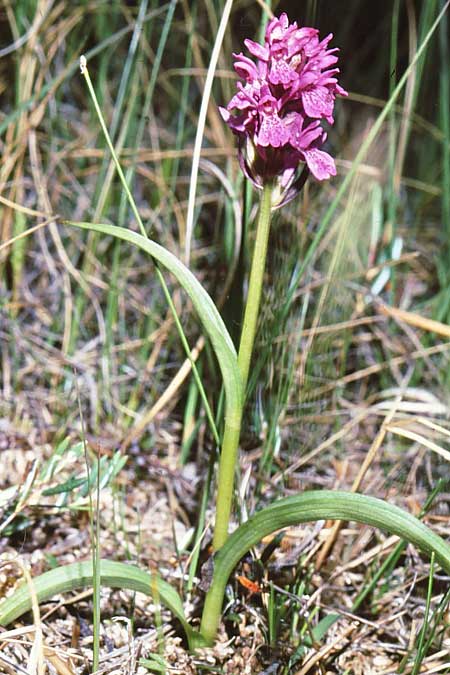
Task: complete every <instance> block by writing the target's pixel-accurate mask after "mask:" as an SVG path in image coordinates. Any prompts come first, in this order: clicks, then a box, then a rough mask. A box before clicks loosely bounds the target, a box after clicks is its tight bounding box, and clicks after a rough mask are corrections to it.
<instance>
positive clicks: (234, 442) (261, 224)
mask: <svg viewBox="0 0 450 675" xmlns="http://www.w3.org/2000/svg"><path fill="white" fill-rule="evenodd" d="M331 39H332V36H331V35H329V36H327V37H326V38H325V39H324V40H322V41H320V40H319V35H318V31H317V30H316V29H315V28H305V27H302V28H299V27H298V26H297V24H296V23H295V22H294V23H289V20H288V17H287V15H286V14H282V15H281V16H280V17H279V18H274V19H272V20H271V21H270V22H269V24H268V26H267V30H266V34H265V41H264V44H263V45H259V44H257V43H255V42H253V41H251V40H246V41H245V44H246V47H247V49H248V51H249V52H250V54H251V55H252V56H253V57H255V59H256V62H254V61H253V60H252V59H250V58H249V57H247V56H245V55H244V54H238V55H235V65H234V67H235V70H236V72H237V73H238V75H239V76H240V78H242V80H243V82H238V85H237V93H236V94H235V95H234V96H233V98H232V99H231V101H230V102H229V104H228V106H227V107H226V108H221V114H222V116H223V118H224V120H225V122H226V123H227V124H228V126H229V127H230V129H231V130H232V131H233V133H234V134H235V135H236V136H237V137H238V145H239V161H240V165H241V168H242V170H243V172H244V174H245V176H246V177H247V178H248V179H249V180H250V181H251V182H252V183H253V185H254V186H255V187H256V188H257V189H258V190H260V191H261V203H260V211H259V217H258V222H257V226H256V239H255V244H254V250H253V260H252V265H251V271H250V277H249V285H248V296H247V302H246V307H245V314H244V321H243V327H242V334H241V340H240V345H239V351H238V353H236V351H235V348H234V345H233V342H232V340H231V338H230V335H229V333H228V331H227V329H226V326H225V324H224V322H223V320H222V318H221V316H220V314H219V312H218V310H217V308H216V306H215V304H214V302H213V301H212V299H211V298H210V296H209V295H208V294H207V292H206V291H205V289H204V288H203V287H202V286H201V284H200V283H199V282H198V281H197V279H196V278H195V276H194V275H193V274H192V273H191V272H190V271H189V269H187V267H186V266H185V265H184V264H183V263H182V262H181V261H180V260H179V259H178V258H177V257H176V256H174V255H173V254H172V253H170V252H169V251H168V250H167V249H165V248H164V247H162V246H160V245H159V244H157V243H155V242H153V241H151V240H150V239H148V238H147V236H146V234H145V229H144V227H143V224H142V221H141V219H140V216H139V212H138V210H137V208H136V204H135V202H134V200H133V198H132V196H131V194H130V191H129V189H128V186H127V184H126V181H125V178H124V175H123V173H122V170H121V168H120V164H119V162H118V160H117V157H116V155H115V152H114V148H113V146H112V144H111V142H110V140H109V136H108V135H107V131H106V126H105V124H104V121H103V118H102V116H101V112H100V109H99V108H98V104H96V108H97V112H98V114H99V117H100V121H101V124H102V127H103V130H104V132H105V134H106V138H107V141H108V144H109V146H110V149H111V152H112V156H113V158H114V161H115V162H116V166H117V170H118V174H119V177H120V178H121V180H122V182H123V187H124V190H125V192H126V194H127V196H128V199H129V200H130V204H131V206H132V209H133V212H134V215H135V217H136V219H137V222H138V224H139V227H140V230H141V234H138V233H136V232H134V231H132V230H129V229H125V228H119V227H115V226H113V225H109V224H95V223H79V222H71V221H63V222H64V224H66V225H70V226H76V227H79V228H82V229H87V230H94V231H96V232H100V233H103V234H108V235H112V236H114V237H117V238H119V239H122V240H124V241H127V242H129V243H131V244H133V245H135V246H137V247H139V248H140V249H141V250H143V251H145V252H146V253H148V254H149V255H150V256H151V257H152V258H153V260H154V261H156V262H157V265H158V267H157V270H158V274H159V276H160V278H161V282H162V283H164V281H163V278H162V275H161V273H160V267H163V268H165V269H166V270H168V271H169V272H170V273H171V274H173V275H174V276H175V277H176V279H177V280H178V282H179V283H180V284H181V286H182V287H183V288H184V290H185V291H186V293H187V294H188V296H189V297H190V299H191V301H192V303H193V305H194V308H195V309H196V311H197V313H198V315H199V318H200V320H201V322H202V324H203V328H204V330H205V332H206V334H207V335H208V337H209V339H210V341H211V344H212V347H213V349H214V351H215V354H216V357H217V360H218V363H219V366H220V369H221V373H222V377H223V382H224V388H225V395H226V407H225V415H224V432H223V437H222V446H221V452H220V462H219V471H218V490H217V498H216V522H215V530H214V537H213V549H214V553H213V556H212V568H213V574H212V580H211V582H210V585H209V589H208V591H207V593H206V598H205V603H204V609H203V615H202V620H201V626H200V629H199V630H198V629H194V628H193V627H192V626H191V625H190V623H189V622H188V620H187V618H186V617H185V614H184V610H183V603H182V599H181V598H180V596H179V595H178V594H177V592H176V591H175V589H174V588H172V586H170V584H168V583H167V582H166V581H164V580H163V579H161V578H160V577H159V576H157V575H155V574H149V573H148V572H146V571H143V570H141V569H139V568H138V567H136V566H133V565H130V564H125V563H120V562H113V561H110V560H100V561H99V567H98V577H97V578H100V581H101V583H102V584H103V585H105V586H110V587H118V588H124V589H131V590H134V591H140V592H142V593H145V594H147V595H149V596H154V597H155V598H157V600H159V601H160V602H161V603H162V604H165V605H166V606H167V607H168V608H169V609H170V610H171V611H172V613H173V614H174V615H175V616H176V617H177V618H178V619H179V621H180V622H181V625H182V626H183V628H184V631H185V633H186V636H187V638H188V641H189V644H190V647H191V649H195V648H196V647H199V646H205V645H211V644H212V643H213V642H214V640H215V637H216V634H217V630H218V626H219V622H220V616H221V611H222V604H223V598H224V593H225V588H226V584H227V582H228V579H229V577H230V575H231V574H232V571H233V569H234V567H235V566H236V565H237V563H238V562H239V560H240V559H241V557H242V556H243V555H244V554H245V553H246V552H247V551H248V550H249V549H250V548H252V547H253V546H255V545H256V544H257V543H258V542H259V541H260V540H261V539H262V538H263V537H265V536H267V535H268V534H270V533H273V532H275V531H277V530H280V529H282V528H285V527H288V526H292V525H295V524H298V523H302V522H306V521H312V520H319V519H339V520H353V521H357V522H361V523H366V524H369V525H372V526H376V527H379V528H381V529H383V530H386V531H388V532H391V533H393V534H396V535H398V536H399V537H401V538H403V539H405V540H406V541H408V542H411V543H413V544H414V545H416V546H417V547H418V548H419V549H421V550H422V551H424V552H426V553H428V554H431V555H432V556H434V557H435V559H436V561H437V562H438V563H439V564H440V565H441V566H442V567H443V568H444V569H445V571H446V572H447V573H450V545H449V544H447V543H446V542H445V541H444V540H443V539H442V538H440V537H439V536H438V535H437V534H435V533H434V532H433V531H431V530H430V529H429V528H428V527H426V526H425V525H424V524H423V523H422V522H421V521H420V520H418V519H416V518H414V517H413V516H411V515H410V514H408V513H407V512H405V511H403V510H401V509H399V508H398V507H396V506H393V505H392V504H388V503H386V502H385V501H383V500H380V499H376V498H374V497H369V496H365V495H361V494H354V493H346V492H340V491H327V490H319V491H307V492H305V493H303V494H300V495H296V496H294V497H289V498H285V499H279V500H277V501H276V502H275V503H273V504H272V505H270V506H269V507H266V508H265V509H262V510H261V511H259V512H258V513H256V514H255V515H253V516H252V517H251V518H250V519H249V520H248V521H247V522H245V523H244V524H242V525H241V526H240V527H238V528H237V529H236V530H235V531H234V532H233V533H232V534H231V535H229V533H228V531H229V521H230V515H231V511H232V502H233V485H234V474H235V469H236V464H237V454H238V446H239V438H240V432H241V422H242V413H243V407H244V402H245V390H246V386H247V379H248V373H249V368H250V363H251V357H252V351H253V344H254V339H255V334H256V327H257V319H258V315H259V307H260V299H261V294H262V287H263V276H264V268H265V260H266V251H267V242H268V236H269V229H270V218H271V213H272V211H273V210H274V209H277V208H280V207H281V206H283V205H284V204H286V203H287V202H289V201H290V200H291V199H293V198H294V197H295V196H296V195H297V194H298V193H299V192H300V190H301V188H302V186H303V184H304V182H305V180H306V179H307V177H308V175H309V174H311V175H312V176H313V177H314V178H315V179H317V180H319V181H322V180H326V179H328V178H330V177H331V176H334V175H335V174H336V168H335V163H334V160H333V158H332V157H331V156H330V155H329V154H328V153H327V152H325V151H324V150H323V145H324V142H325V140H326V131H325V130H324V128H323V126H322V125H323V123H324V122H325V123H328V124H332V123H333V111H334V104H335V99H336V96H345V95H346V92H345V91H344V89H343V88H342V87H341V86H340V85H339V84H338V82H337V77H336V76H337V74H338V72H339V71H338V69H337V68H336V67H335V66H336V62H337V56H336V51H337V50H336V49H329V43H330V41H331ZM81 66H82V73H83V74H84V76H85V78H86V81H87V84H88V86H89V89H90V92H91V95H92V96H93V97H94V102H95V103H96V99H95V94H94V91H93V88H92V84H91V81H90V79H89V73H88V70H87V66H86V62H85V60H82V61H81ZM93 580H94V569H93V562H92V561H87V562H80V563H75V564H72V565H67V566H63V567H59V568H57V569H55V570H51V571H50V572H47V573H45V574H43V575H41V576H40V577H38V578H36V579H35V580H34V582H33V589H32V590H31V591H30V589H29V587H28V585H27V584H26V583H24V584H22V586H21V587H20V588H18V589H17V590H16V591H15V593H14V594H13V595H12V596H11V597H10V598H8V599H7V600H5V601H3V603H2V604H1V605H0V624H1V625H7V624H9V623H10V622H12V621H13V620H14V619H16V618H17V617H19V616H20V615H21V614H23V613H24V612H25V611H27V610H29V609H30V607H31V606H32V599H31V598H32V597H34V598H37V599H38V601H39V602H43V601H45V600H48V599H49V598H51V597H52V596H54V595H56V594H58V593H62V592H64V591H68V590H71V589H77V588H83V587H87V586H91V585H92V584H93Z"/></svg>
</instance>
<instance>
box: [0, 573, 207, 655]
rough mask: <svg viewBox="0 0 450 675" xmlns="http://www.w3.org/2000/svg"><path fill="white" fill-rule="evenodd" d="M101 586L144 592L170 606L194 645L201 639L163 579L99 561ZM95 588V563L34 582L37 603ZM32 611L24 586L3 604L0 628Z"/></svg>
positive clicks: (47, 574)
mask: <svg viewBox="0 0 450 675" xmlns="http://www.w3.org/2000/svg"><path fill="white" fill-rule="evenodd" d="M100 578H101V584H102V586H106V587H109V588H121V589H126V590H130V591H136V592H138V593H144V594H145V595H148V596H150V597H152V598H153V601H154V602H155V603H156V602H159V603H161V604H162V605H164V606H165V607H167V608H168V609H169V610H170V611H171V612H172V614H173V615H174V616H175V617H176V618H177V619H178V620H179V621H180V623H181V625H182V626H183V629H184V631H185V633H186V636H187V638H188V641H189V643H190V644H191V645H193V644H196V643H197V642H198V640H199V638H198V636H197V634H196V633H195V631H194V630H193V629H192V628H191V627H190V625H189V624H188V622H187V620H186V617H185V615H184V610H183V604H182V601H181V599H180V596H179V595H178V593H177V592H176V590H175V589H174V588H172V586H171V585H170V584H168V583H167V582H166V581H164V580H163V579H161V578H160V577H158V576H156V575H154V574H149V573H148V572H144V571H143V570H140V569H139V568H138V567H135V566H134V565H128V564H126V563H120V562H114V561H111V560H100ZM92 585H93V569H92V561H87V562H81V563H73V564H71V565H64V566H62V567H58V568H57V569H54V570H50V571H49V572H45V574H42V575H41V576H39V577H36V578H35V579H33V586H34V589H35V592H36V595H37V599H38V602H39V603H41V602H46V601H47V600H50V599H51V598H53V597H54V596H55V595H58V594H60V593H67V592H68V591H74V590H77V589H80V588H89V587H91V586H92ZM30 608H31V598H30V590H29V588H28V586H27V584H26V583H22V584H21V585H20V587H19V588H18V589H17V590H16V591H15V593H14V594H13V595H12V596H11V597H10V598H7V599H6V600H4V601H3V602H2V603H1V604H0V625H1V626H7V625H8V624H10V623H11V622H12V621H14V620H15V619H17V617H19V616H21V615H22V614H24V613H25V612H28V611H29V610H30Z"/></svg>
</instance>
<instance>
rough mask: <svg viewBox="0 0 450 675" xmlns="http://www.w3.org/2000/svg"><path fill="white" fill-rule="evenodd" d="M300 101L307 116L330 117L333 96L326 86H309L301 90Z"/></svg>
mask: <svg viewBox="0 0 450 675" xmlns="http://www.w3.org/2000/svg"><path fill="white" fill-rule="evenodd" d="M302 103H303V107H304V109H305V113H306V114H307V115H308V117H312V118H316V117H326V118H330V117H331V118H332V115H333V107H334V96H333V95H332V94H331V93H330V91H329V90H328V89H327V88H326V87H311V88H310V89H307V90H306V91H304V92H302Z"/></svg>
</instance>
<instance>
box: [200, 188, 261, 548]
mask: <svg viewBox="0 0 450 675" xmlns="http://www.w3.org/2000/svg"><path fill="white" fill-rule="evenodd" d="M271 199H272V185H271V184H270V183H269V184H267V185H266V186H265V187H264V190H263V193H262V197H261V206H260V210H259V218H258V225H257V228H256V241H255V248H254V251H253V260H252V269H251V272H250V281H249V288H248V295H247V303H246V306H245V314H244V323H243V326H242V333H241V342H240V345H239V355H238V365H239V370H240V373H241V380H242V391H243V392H244V393H245V388H246V386H247V380H248V371H249V368H250V360H251V356H252V351H253V344H254V341H255V334H256V326H257V322H258V316H259V305H260V301H261V291H262V284H263V279H264V269H265V265H266V254H267V242H268V240H269V230H270V214H271ZM244 399H245V397H244V398H243V400H242V407H241V409H240V410H238V409H233V411H232V414H228V415H227V416H226V418H225V428H224V435H223V441H222V449H221V453H220V462H219V477H218V489H217V500H216V524H215V528H214V537H213V549H214V550H215V551H217V550H218V549H220V548H221V547H222V546H223V545H224V543H225V541H226V540H227V537H228V524H229V521H230V514H231V506H232V502H233V485H234V472H235V469H236V461H237V453H238V447H239V437H240V432H241V422H242V408H243V406H244Z"/></svg>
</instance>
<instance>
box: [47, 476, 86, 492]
mask: <svg viewBox="0 0 450 675" xmlns="http://www.w3.org/2000/svg"><path fill="white" fill-rule="evenodd" d="M86 482H87V479H86V478H75V476H71V477H70V478H68V479H67V480H66V481H64V483H61V485H55V487H52V488H47V489H45V490H43V491H42V495H43V496H44V497H51V496H52V495H59V494H62V493H64V492H72V490H75V488H77V487H80V485H84V484H85V483H86Z"/></svg>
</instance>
